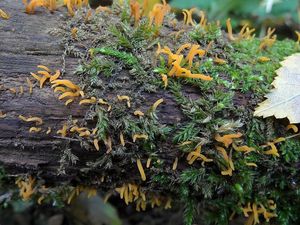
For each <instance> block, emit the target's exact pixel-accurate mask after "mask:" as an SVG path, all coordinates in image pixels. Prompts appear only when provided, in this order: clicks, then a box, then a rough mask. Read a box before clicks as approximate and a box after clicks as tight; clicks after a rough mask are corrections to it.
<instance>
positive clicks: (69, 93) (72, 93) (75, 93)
mask: <svg viewBox="0 0 300 225" xmlns="http://www.w3.org/2000/svg"><path fill="white" fill-rule="evenodd" d="M78 96H79V92H71V91H67V92H65V93H63V94H61V95H60V96H59V97H58V99H59V100H61V99H64V98H66V97H78Z"/></svg>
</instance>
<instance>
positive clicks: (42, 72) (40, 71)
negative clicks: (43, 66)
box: [37, 70, 51, 78]
mask: <svg viewBox="0 0 300 225" xmlns="http://www.w3.org/2000/svg"><path fill="white" fill-rule="evenodd" d="M37 73H38V74H41V75H43V76H45V77H46V78H50V77H51V75H50V73H49V72H48V71H42V70H39V71H37Z"/></svg>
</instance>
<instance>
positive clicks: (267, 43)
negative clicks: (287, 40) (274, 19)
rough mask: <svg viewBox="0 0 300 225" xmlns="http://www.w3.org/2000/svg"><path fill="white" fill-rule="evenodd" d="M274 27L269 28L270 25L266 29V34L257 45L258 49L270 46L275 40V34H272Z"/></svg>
mask: <svg viewBox="0 0 300 225" xmlns="http://www.w3.org/2000/svg"><path fill="white" fill-rule="evenodd" d="M274 32H275V28H274V29H271V28H270V27H269V28H268V30H267V35H266V36H265V37H264V38H263V39H262V40H261V42H260V45H259V47H258V48H259V50H265V49H267V48H270V47H272V45H273V44H274V43H275V41H276V38H277V37H276V35H275V34H274Z"/></svg>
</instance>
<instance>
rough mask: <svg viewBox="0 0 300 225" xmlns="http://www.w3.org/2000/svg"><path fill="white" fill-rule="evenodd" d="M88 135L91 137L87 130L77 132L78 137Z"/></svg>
mask: <svg viewBox="0 0 300 225" xmlns="http://www.w3.org/2000/svg"><path fill="white" fill-rule="evenodd" d="M90 135H91V132H90V131H89V130H85V131H80V132H79V137H88V136H90Z"/></svg>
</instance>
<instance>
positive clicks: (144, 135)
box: [132, 134, 148, 142]
mask: <svg viewBox="0 0 300 225" xmlns="http://www.w3.org/2000/svg"><path fill="white" fill-rule="evenodd" d="M137 139H144V140H148V135H146V134H134V135H133V136H132V140H133V142H136V140H137Z"/></svg>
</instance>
